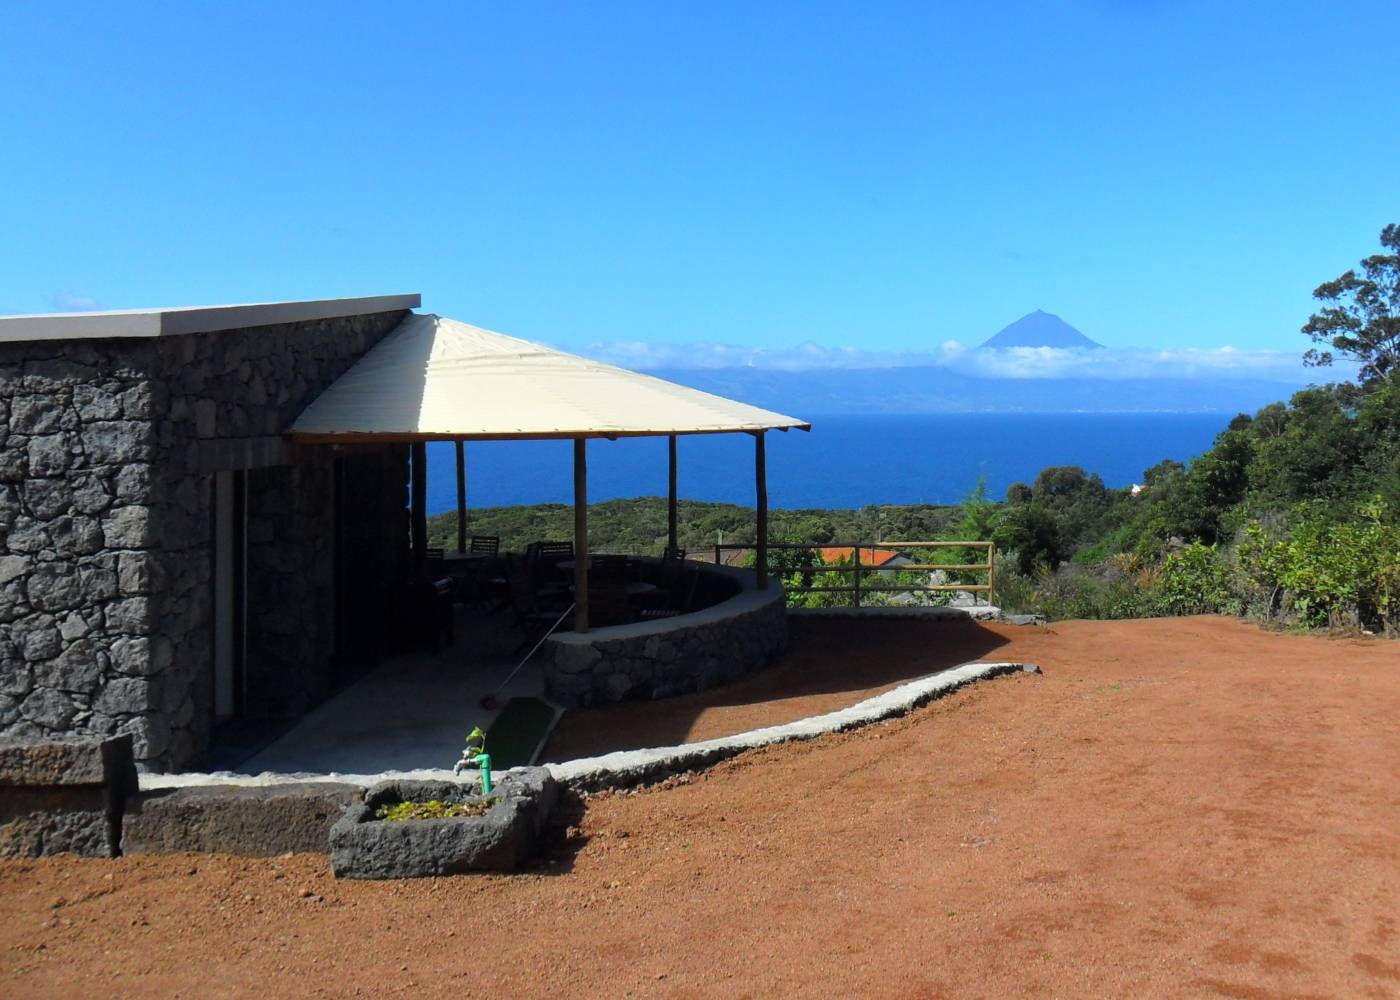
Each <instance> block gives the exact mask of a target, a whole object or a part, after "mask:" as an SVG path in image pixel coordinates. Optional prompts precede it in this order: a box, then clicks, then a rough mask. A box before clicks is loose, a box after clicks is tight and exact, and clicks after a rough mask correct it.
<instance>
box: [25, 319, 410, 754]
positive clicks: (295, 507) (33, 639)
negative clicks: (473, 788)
mask: <svg viewBox="0 0 1400 1000" xmlns="http://www.w3.org/2000/svg"><path fill="white" fill-rule="evenodd" d="M418 305H419V296H417V295H395V296H379V297H371V298H357V299H337V300H328V301H307V302H279V303H269V304H262V305H244V306H221V307H210V308H194V309H163V310H160V309H158V310H141V311H131V312H108V313H74V314H64V315H51V316H7V317H0V735H4V736H14V737H22V738H39V737H45V736H52V735H72V734H93V735H106V734H114V733H130V734H131V735H132V737H133V740H134V743H135V750H136V757H137V759H138V761H139V762H140V764H141V765H142V766H144V767H145V768H147V769H152V770H168V769H181V768H188V767H197V766H200V765H201V764H202V763H204V754H205V752H206V750H207V749H208V748H209V746H210V740H211V734H212V732H213V730H214V727H215V726H216V725H217V724H219V723H221V722H223V721H226V720H238V719H254V720H255V719H271V718H282V717H291V716H295V715H298V714H300V713H303V712H304V711H306V710H307V709H308V708H309V707H310V706H311V705H313V704H314V703H315V702H316V701H317V700H319V699H320V698H322V697H323V696H324V695H325V694H326V693H327V692H328V691H329V690H331V689H332V688H333V687H334V686H335V685H336V684H338V683H339V682H342V681H344V680H346V679H347V678H349V677H351V676H353V675H354V672H355V671H356V670H357V669H358V668H359V667H362V666H363V665H364V664H365V663H367V662H369V661H372V660H373V659H375V658H377V657H378V656H379V655H380V654H381V653H382V652H383V650H384V649H385V648H386V636H385V635H384V634H383V630H384V628H385V624H384V623H385V621H386V620H387V618H388V616H387V615H386V614H385V613H384V610H385V608H386V607H387V606H388V602H389V601H391V600H392V597H393V594H392V587H393V585H394V582H395V581H397V580H399V579H402V577H403V575H404V573H405V572H407V567H406V565H405V561H406V560H407V558H408V549H407V547H406V545H405V539H406V537H407V532H408V520H407V509H406V508H407V501H408V485H407V484H408V469H409V448H408V446H407V445H406V444H395V443H376V444H355V445H323V446H303V447H297V446H295V445H292V444H290V443H288V441H287V440H286V439H285V438H284V437H283V434H282V432H283V431H284V430H285V429H286V428H287V427H288V426H290V424H291V423H292V421H293V420H294V419H295V418H296V417H297V415H298V414H299V413H301V412H302V410H303V409H304V408H305V407H306V406H307V405H308V404H309V403H310V402H311V401H312V400H313V399H315V398H316V397H317V395H319V394H320V393H321V392H322V391H323V390H324V389H326V388H327V387H328V386H329V385H330V384H331V383H332V382H334V381H335V380H336V378H337V377H339V376H340V375H341V374H342V373H343V372H345V371H346V369H347V368H349V367H350V365H351V364H353V363H354V362H355V361H356V360H357V359H358V358H359V357H360V356H361V355H363V354H364V353H365V352H366V351H368V350H369V349H370V348H371V347H373V346H374V345H375V344H376V343H378V342H379V340H380V339H381V338H383V337H384V336H385V335H386V334H387V333H389V331H391V330H392V329H394V327H395V326H396V325H397V324H398V323H399V322H400V321H401V320H402V319H403V317H404V316H405V315H406V314H407V313H408V312H409V310H411V309H413V308H414V307H416V306H418Z"/></svg>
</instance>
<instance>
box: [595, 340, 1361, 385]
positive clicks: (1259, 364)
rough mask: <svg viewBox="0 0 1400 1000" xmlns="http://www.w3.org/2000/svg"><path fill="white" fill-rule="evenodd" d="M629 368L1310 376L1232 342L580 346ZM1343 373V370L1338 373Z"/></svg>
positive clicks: (1294, 379) (1292, 362)
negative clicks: (1144, 346) (879, 347)
mask: <svg viewBox="0 0 1400 1000" xmlns="http://www.w3.org/2000/svg"><path fill="white" fill-rule="evenodd" d="M578 353H579V354H582V355H585V356H586V357H591V358H598V359H600V360H603V361H608V362H611V363H613V364H617V365H622V366H624V367H627V368H636V369H641V370H648V369H653V370H654V369H659V368H669V369H713V368H760V369H766V370H770V371H821V370H831V369H853V368H908V367H915V366H935V367H940V368H949V369H952V370H954V371H960V372H965V373H967V374H970V375H980V376H982V377H985V378H1008V379H1018V378H1101V379H1131V378H1164V377H1179V378H1209V377H1217V378H1222V377H1242V378H1259V379H1272V380H1276V381H1282V382H1291V383H1295V384H1301V383H1303V382H1305V381H1308V373H1307V370H1306V369H1304V367H1303V364H1302V359H1301V351H1300V352H1298V353H1291V352H1286V351H1242V350H1238V349H1236V348H1233V347H1217V348H1200V347H1179V348H1165V349H1161V350H1134V349H1126V348H1100V349H1090V348H1058V347H1011V348H1000V349H996V348H977V347H971V346H969V345H967V344H963V343H961V342H959V341H956V340H946V341H944V342H942V343H941V344H939V345H938V346H937V347H936V348H934V349H933V350H931V351H869V350H865V349H863V348H859V347H825V346H822V345H820V344H812V343H806V344H798V345H797V346H795V347H789V348H757V347H741V346H738V345H734V344H716V343H709V342H702V343H694V344H647V343H641V342H610V343H594V344H589V345H588V346H586V347H583V348H580V349H578ZM1342 376H1343V373H1342V372H1338V373H1337V377H1342Z"/></svg>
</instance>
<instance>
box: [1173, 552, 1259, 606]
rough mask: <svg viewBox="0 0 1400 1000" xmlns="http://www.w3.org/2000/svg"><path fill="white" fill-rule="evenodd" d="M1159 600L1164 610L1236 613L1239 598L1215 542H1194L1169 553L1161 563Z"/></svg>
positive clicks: (1228, 569)
mask: <svg viewBox="0 0 1400 1000" xmlns="http://www.w3.org/2000/svg"><path fill="white" fill-rule="evenodd" d="M1157 603H1158V605H1159V607H1160V608H1161V610H1162V611H1163V612H1164V613H1165V614H1171V615H1201V614H1213V613H1216V612H1222V611H1223V612H1226V613H1229V614H1236V613H1238V611H1239V608H1240V602H1239V599H1238V598H1237V597H1236V596H1235V593H1234V589H1233V588H1232V586H1231V580H1230V568H1229V567H1228V566H1226V565H1225V563H1224V562H1223V561H1222V560H1221V559H1220V557H1219V554H1218V553H1217V552H1216V548H1215V546H1214V545H1202V544H1201V543H1200V542H1192V543H1191V544H1190V545H1188V546H1186V547H1185V548H1184V549H1182V550H1181V551H1180V552H1174V553H1172V554H1171V555H1169V556H1167V559H1166V561H1165V562H1164V563H1163V564H1162V575H1161V583H1160V589H1159V591H1158V595H1157Z"/></svg>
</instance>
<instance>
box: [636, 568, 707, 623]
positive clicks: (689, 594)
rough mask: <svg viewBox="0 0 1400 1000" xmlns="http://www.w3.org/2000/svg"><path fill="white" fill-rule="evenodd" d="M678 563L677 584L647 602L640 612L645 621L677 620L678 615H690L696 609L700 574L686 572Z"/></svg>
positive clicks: (668, 586) (676, 571)
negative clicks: (658, 619) (659, 619)
mask: <svg viewBox="0 0 1400 1000" xmlns="http://www.w3.org/2000/svg"><path fill="white" fill-rule="evenodd" d="M676 562H677V565H676V567H675V570H674V572H675V573H677V574H678V576H677V578H676V580H675V582H674V583H673V584H670V585H667V586H665V587H664V589H662V590H659V591H657V593H656V594H655V595H653V596H652V597H651V598H650V599H649V600H648V601H647V602H646V606H645V607H643V608H642V609H641V612H640V616H641V617H642V618H643V619H645V620H650V619H653V618H675V617H676V616H677V615H684V614H688V613H690V612H691V611H693V610H694V609H695V590H696V587H697V586H698V585H699V583H700V574H699V573H698V572H696V571H695V570H693V569H692V570H690V571H689V572H686V570H685V568H684V566H682V565H680V560H676ZM665 568H666V567H665V566H664V564H663V566H662V571H663V575H662V578H663V580H664V579H665Z"/></svg>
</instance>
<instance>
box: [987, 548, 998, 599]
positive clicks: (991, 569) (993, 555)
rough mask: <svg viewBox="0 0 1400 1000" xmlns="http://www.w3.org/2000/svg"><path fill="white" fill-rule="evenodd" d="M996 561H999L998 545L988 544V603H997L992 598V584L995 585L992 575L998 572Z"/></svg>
mask: <svg viewBox="0 0 1400 1000" xmlns="http://www.w3.org/2000/svg"><path fill="white" fill-rule="evenodd" d="M996 561H997V547H996V546H995V545H988V546H987V603H988V604H995V603H996V602H995V601H993V600H992V586H993V584H992V575H993V574H994V573H995V572H996Z"/></svg>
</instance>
